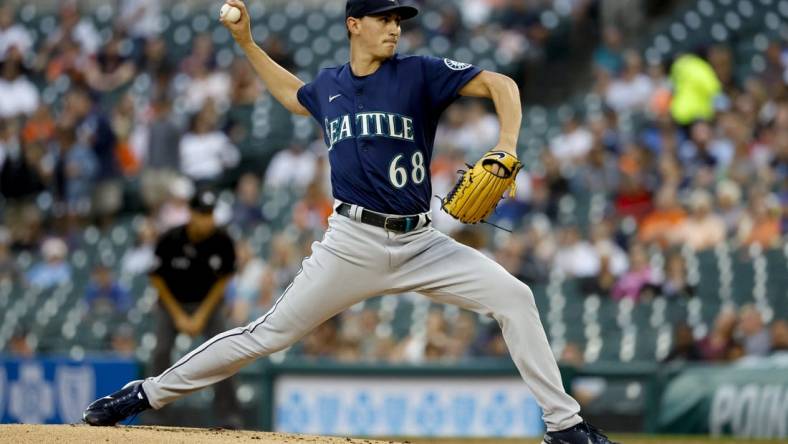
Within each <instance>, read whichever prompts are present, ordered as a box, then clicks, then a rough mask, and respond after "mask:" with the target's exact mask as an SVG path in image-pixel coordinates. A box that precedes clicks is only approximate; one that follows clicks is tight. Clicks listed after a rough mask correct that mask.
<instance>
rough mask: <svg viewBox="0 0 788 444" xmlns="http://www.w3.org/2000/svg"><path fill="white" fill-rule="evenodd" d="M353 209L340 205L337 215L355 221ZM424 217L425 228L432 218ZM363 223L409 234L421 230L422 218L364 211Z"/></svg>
mask: <svg viewBox="0 0 788 444" xmlns="http://www.w3.org/2000/svg"><path fill="white" fill-rule="evenodd" d="M351 207H352V205H350V204H346V203H343V204H340V205H339V207H337V213H338V214H341V215H343V216H345V217H349V218H351V219H353V216H351V215H350V208H351ZM424 217H425V218H426V219H425V222H424V225H423V226H427V225H429V223H430V217H429V216H426V215H425V216H424ZM361 222H362V223H365V224H367V225H373V226H376V227H380V228H383V229H385V230H388V231H394V232H397V233H408V232H411V231H413V230H415V229H417V228H421V227H420V226H419V222H421V217H420V216H419V215H418V214H417V215H414V216H387V215H385V214H380V213H376V212H374V211H370V210H363V209H362V210H361Z"/></svg>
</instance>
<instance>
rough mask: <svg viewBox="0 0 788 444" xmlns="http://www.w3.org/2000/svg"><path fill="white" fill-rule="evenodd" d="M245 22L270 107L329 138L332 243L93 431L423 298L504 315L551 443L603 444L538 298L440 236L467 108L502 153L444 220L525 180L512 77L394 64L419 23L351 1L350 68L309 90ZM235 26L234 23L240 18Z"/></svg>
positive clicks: (133, 391)
mask: <svg viewBox="0 0 788 444" xmlns="http://www.w3.org/2000/svg"><path fill="white" fill-rule="evenodd" d="M227 4H228V5H229V6H231V7H235V8H238V10H240V18H239V17H238V15H237V13H234V14H223V15H222V18H221V20H222V23H223V24H224V25H225V26H226V27H227V28H228V29H229V30H230V32H231V33H232V36H233V38H234V39H235V41H236V42H237V43H238V45H239V46H240V47H241V48H242V49H243V51H244V53H245V54H246V57H247V58H248V59H249V62H250V63H251V64H252V66H253V67H254V69H255V71H256V72H257V74H258V75H259V76H260V78H261V79H262V80H263V82H265V84H266V86H267V88H268V90H269V91H270V92H271V94H272V95H273V96H274V97H275V98H276V99H277V100H278V101H279V102H280V103H281V104H282V105H283V106H284V107H285V108H287V109H288V110H290V111H291V112H293V113H296V114H299V115H304V116H312V117H314V119H315V120H316V121H317V122H318V123H319V124H320V126H321V127H322V128H323V137H324V139H325V143H326V146H327V147H328V156H329V161H330V165H331V183H332V187H333V190H332V192H333V195H334V198H335V199H336V204H335V207H334V210H335V211H334V214H332V215H331V217H330V218H329V227H328V230H327V231H326V233H325V236H324V238H323V239H322V241H320V242H315V243H314V244H313V245H312V256H310V257H308V258H306V259H304V261H303V263H302V268H301V271H300V272H299V273H298V275H297V276H296V277H295V279H294V280H293V282H292V283H291V284H290V286H289V287H288V288H287V289H286V290H285V291H284V292H283V294H282V295H281V296H280V297H279V299H278V300H277V301H276V303H275V304H274V306H273V307H272V308H271V310H270V311H269V312H268V313H266V314H265V315H264V316H262V317H261V318H259V319H257V320H255V321H253V322H251V323H250V324H249V325H247V326H244V327H238V328H236V329H233V330H229V331H227V332H224V333H222V334H219V335H217V336H215V337H213V338H211V339H210V340H208V341H207V342H205V343H204V344H202V345H200V346H199V347H197V348H196V349H195V350H193V351H192V352H190V353H189V354H187V355H186V356H184V357H183V358H182V359H180V360H179V361H178V362H177V363H175V365H173V366H172V367H170V368H169V369H167V370H165V371H164V372H163V373H161V374H160V375H158V376H155V377H151V378H147V379H145V380H144V381H132V382H131V383H129V384H127V385H126V386H125V387H124V388H123V389H121V390H119V391H118V392H115V393H113V394H112V395H110V396H107V397H105V398H101V399H99V400H96V401H95V402H93V403H92V404H91V405H90V406H88V408H87V409H86V410H85V413H84V420H85V422H87V423H88V424H91V425H113V424H116V423H117V422H118V421H121V420H122V419H124V418H126V417H128V416H131V415H133V414H136V413H139V412H141V411H143V410H145V409H148V408H153V409H160V408H162V407H164V406H165V405H167V404H169V403H171V402H173V401H175V400H176V399H179V398H181V397H183V396H185V395H187V394H189V393H192V392H194V391H196V390H200V389H202V388H204V387H207V386H209V385H211V384H215V383H217V382H219V381H222V380H224V379H225V378H228V377H230V376H232V375H233V374H235V373H236V372H237V371H238V370H239V369H240V368H241V367H243V366H245V365H247V364H249V363H250V362H252V361H254V360H255V359H258V358H260V357H263V356H267V355H269V354H271V353H274V352H276V351H278V350H282V349H284V348H286V347H288V346H290V345H291V344H293V343H294V342H296V341H298V340H299V339H300V338H301V337H303V336H304V335H306V334H307V333H308V332H309V331H311V330H312V329H313V328H314V327H316V326H317V325H319V324H321V323H322V322H324V321H325V320H327V319H329V318H330V317H332V316H334V315H335V314H337V313H339V312H340V311H342V310H344V309H346V308H348V307H350V306H352V305H354V304H356V303H358V302H360V301H363V300H365V299H367V298H370V297H373V296H378V295H384V294H397V293H403V292H418V293H421V294H423V295H425V296H426V297H429V298H431V299H433V300H435V301H439V302H443V303H447V304H454V305H457V306H460V307H462V308H465V309H468V310H473V311H475V312H477V313H483V314H485V315H489V316H492V317H493V318H494V319H495V320H497V321H498V323H499V325H500V326H501V329H502V331H503V336H504V338H505V341H506V344H507V346H508V348H509V350H510V353H511V355H512V358H513V360H514V362H515V364H516V365H517V368H518V369H519V370H520V373H521V375H522V377H523V379H524V380H525V383H526V384H528V387H529V389H530V390H531V392H532V393H533V395H534V396H535V398H536V400H537V401H538V403H539V405H540V406H541V408H542V410H543V412H544V421H545V423H546V425H547V433H546V434H545V436H544V442H545V443H550V444H552V443H570V444H575V443H577V444H580V443H582V444H588V443H592V444H603V443H609V442H610V441H608V439H607V438H606V437H605V436H604V435H603V434H602V433H601V432H600V431H599V430H597V429H596V428H594V427H593V426H591V425H590V424H588V423H586V422H584V421H583V420H582V419H581V417H580V416H579V415H578V413H579V409H580V407H579V405H578V404H577V402H576V401H575V400H574V399H572V397H570V396H569V395H568V394H567V393H566V392H565V391H564V389H563V386H562V383H561V376H560V373H559V371H558V366H557V364H556V362H555V359H554V357H553V354H552V351H551V349H550V346H549V344H548V342H547V336H546V335H545V332H544V329H543V327H542V324H541V322H540V320H539V313H538V311H537V308H536V305H535V302H534V297H533V293H532V292H531V290H530V289H529V288H528V286H526V285H525V284H524V283H522V282H520V281H519V280H517V279H516V278H515V277H513V276H512V275H510V274H509V273H508V272H507V271H506V270H504V268H503V267H501V266H500V265H498V264H497V263H495V262H494V261H493V260H491V259H489V258H487V257H486V256H484V255H483V254H482V253H480V252H478V251H476V250H474V249H472V248H469V247H466V246H464V245H461V244H459V243H457V242H455V241H454V240H452V239H451V238H449V237H448V236H446V235H444V234H442V233H441V232H439V231H437V230H435V229H434V228H433V227H432V226H431V224H430V213H429V208H430V199H431V198H432V190H431V184H430V168H429V166H430V160H431V158H432V147H433V141H434V138H435V130H436V128H437V126H438V120H439V118H440V116H441V113H442V112H443V110H445V109H446V107H448V106H449V105H450V104H451V103H452V102H453V101H455V100H456V99H457V98H458V97H459V96H472V97H484V98H489V99H491V100H492V101H493V103H494V104H495V109H496V112H497V114H498V118H499V120H500V127H501V131H500V138H499V141H498V144H497V145H496V146H495V147H494V148H492V150H490V152H489V153H487V154H486V155H485V156H483V157H482V159H481V160H479V161H478V162H477V163H476V165H474V166H473V167H472V168H470V169H469V170H468V171H467V172H465V173H464V175H463V177H462V178H460V180H459V182H458V183H457V186H456V187H455V188H454V190H452V192H451V193H450V194H449V195H448V196H446V197H445V198H444V200H443V210H444V211H446V212H448V213H449V214H451V215H452V216H454V217H456V218H457V219H459V220H461V221H463V222H466V223H477V222H480V221H483V220H484V219H485V218H486V217H487V216H489V214H490V213H491V212H492V211H493V209H494V208H495V205H496V204H497V202H498V200H499V199H500V198H501V196H502V195H503V194H504V193H505V191H506V190H507V189H509V188H510V187H511V186H512V183H513V181H514V176H515V175H516V173H517V170H518V169H519V168H520V163H519V162H518V161H517V157H516V153H515V147H516V146H517V137H518V134H519V131H520V124H521V120H522V110H521V104H520V94H519V91H518V87H517V84H516V83H515V82H514V81H512V80H511V79H510V78H508V77H506V76H504V75H501V74H498V73H495V72H490V71H484V70H481V69H479V68H477V67H475V66H472V65H470V64H467V63H462V62H457V61H453V60H449V59H440V58H435V57H425V56H404V55H400V54H398V53H397V52H396V49H397V43H398V41H399V38H400V35H401V29H400V22H401V21H402V20H407V19H410V18H412V17H414V16H416V15H417V14H418V10H417V9H416V8H414V7H411V6H406V5H401V4H400V3H399V0H348V1H347V5H346V20H345V24H346V25H347V31H348V36H349V39H350V61H349V62H348V63H345V64H344V65H341V66H337V67H333V68H327V69H323V70H321V71H320V72H319V73H318V74H317V76H316V77H315V79H314V81H312V82H311V83H307V84H304V82H302V81H301V80H299V79H298V78H297V77H296V76H294V75H293V74H291V73H290V72H288V71H287V70H285V69H284V68H282V67H281V66H279V65H278V64H276V63H275V62H274V61H273V60H272V59H271V58H270V57H269V56H268V54H266V53H265V52H264V51H263V50H261V49H260V47H258V46H257V45H256V44H255V42H254V41H253V39H252V34H251V31H250V19H249V14H248V13H247V10H246V7H245V5H244V4H243V2H241V1H240V0H227ZM233 15H235V17H234V18H235V19H238V20H237V21H235V22H232V21H231V20H230V18H232V16H233Z"/></svg>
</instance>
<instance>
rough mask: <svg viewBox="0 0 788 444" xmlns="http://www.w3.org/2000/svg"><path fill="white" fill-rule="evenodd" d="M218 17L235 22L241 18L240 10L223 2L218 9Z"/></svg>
mask: <svg viewBox="0 0 788 444" xmlns="http://www.w3.org/2000/svg"><path fill="white" fill-rule="evenodd" d="M219 17H223V18H224V19H225V20H227V21H228V22H230V23H235V22H237V21H238V20H241V10H240V9H238V8H236V7H235V6H230V5H228V4H227V3H225V4H223V5H222V9H220V10H219Z"/></svg>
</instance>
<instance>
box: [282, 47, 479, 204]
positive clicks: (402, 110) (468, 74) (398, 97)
mask: <svg viewBox="0 0 788 444" xmlns="http://www.w3.org/2000/svg"><path fill="white" fill-rule="evenodd" d="M480 72H481V69H479V68H477V67H475V66H472V65H469V64H467V63H459V62H455V61H453V60H449V59H439V58H435V57H424V56H400V55H395V56H394V57H392V58H390V59H388V60H386V61H384V62H383V64H382V65H381V66H380V68H378V70H377V71H375V72H374V73H372V74H370V75H368V76H364V77H358V76H356V75H354V74H353V73H352V71H351V69H350V64H349V63H346V64H344V65H342V66H338V67H334V68H327V69H323V70H321V71H320V73H319V74H318V75H317V77H316V78H315V80H314V81H313V82H311V83H308V84H306V85H304V86H302V87H301V88H300V89H299V90H298V101H299V102H301V104H302V105H303V106H304V107H305V108H306V109H307V110H309V112H310V113H311V114H312V116H313V117H314V118H315V119H316V120H317V121H318V122H319V123H320V125H321V126H322V127H323V137H324V139H325V142H326V145H327V146H328V150H329V162H330V164H331V184H332V187H333V190H332V191H333V194H334V197H335V198H337V199H339V200H341V201H343V202H347V203H351V204H356V205H360V206H362V207H364V208H368V209H370V210H373V211H378V212H381V213H390V214H415V213H421V212H425V211H428V210H429V208H430V199H431V198H432V185H431V183H430V174H429V173H430V172H429V166H430V160H431V159H432V145H433V142H434V141H435V130H436V128H437V126H438V119H439V118H440V115H441V113H442V112H443V110H444V109H446V107H447V106H449V105H450V104H451V103H452V102H453V101H454V100H456V99H457V98H458V97H459V94H458V92H459V90H460V89H461V88H462V87H463V86H464V85H465V84H466V83H468V82H469V81H470V80H471V79H473V78H474V77H475V76H476V75H478V74H479V73H480Z"/></svg>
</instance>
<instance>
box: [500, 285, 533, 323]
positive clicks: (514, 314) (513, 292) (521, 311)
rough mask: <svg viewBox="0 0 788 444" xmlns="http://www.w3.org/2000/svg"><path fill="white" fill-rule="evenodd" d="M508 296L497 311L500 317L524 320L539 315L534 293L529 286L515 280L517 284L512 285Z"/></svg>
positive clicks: (507, 293)
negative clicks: (535, 314)
mask: <svg viewBox="0 0 788 444" xmlns="http://www.w3.org/2000/svg"><path fill="white" fill-rule="evenodd" d="M506 295H507V296H506V297H505V300H504V301H503V303H502V304H501V306H500V307H499V309H498V310H497V311H498V313H497V315H498V316H500V317H509V318H515V319H523V318H526V317H529V316H531V315H533V314H534V313H537V314H538V311H537V309H536V301H535V300H534V293H533V291H531V288H530V287H528V285H526V284H524V283H522V282H520V281H518V280H515V282H512V283H510V285H509V288H508V291H507V292H506Z"/></svg>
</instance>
